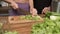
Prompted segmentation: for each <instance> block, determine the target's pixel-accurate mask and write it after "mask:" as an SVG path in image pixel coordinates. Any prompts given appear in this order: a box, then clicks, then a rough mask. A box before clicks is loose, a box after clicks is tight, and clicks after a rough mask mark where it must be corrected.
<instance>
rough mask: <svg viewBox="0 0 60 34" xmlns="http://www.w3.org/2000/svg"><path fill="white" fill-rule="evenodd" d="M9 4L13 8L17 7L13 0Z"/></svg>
mask: <svg viewBox="0 0 60 34" xmlns="http://www.w3.org/2000/svg"><path fill="white" fill-rule="evenodd" d="M10 6H11V7H12V8H13V9H17V8H18V5H17V4H16V3H15V2H12V3H11V4H10Z"/></svg>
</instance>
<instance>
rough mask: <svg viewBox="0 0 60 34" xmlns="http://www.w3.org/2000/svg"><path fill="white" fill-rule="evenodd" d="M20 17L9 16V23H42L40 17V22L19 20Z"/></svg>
mask: <svg viewBox="0 0 60 34" xmlns="http://www.w3.org/2000/svg"><path fill="white" fill-rule="evenodd" d="M21 17H22V16H9V17H8V21H9V23H25V22H43V18H41V17H40V20H26V19H20V18H21Z"/></svg>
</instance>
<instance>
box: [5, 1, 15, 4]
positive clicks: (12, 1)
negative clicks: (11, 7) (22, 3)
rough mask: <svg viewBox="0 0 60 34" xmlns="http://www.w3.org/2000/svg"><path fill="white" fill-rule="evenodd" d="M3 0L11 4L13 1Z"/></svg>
mask: <svg viewBox="0 0 60 34" xmlns="http://www.w3.org/2000/svg"><path fill="white" fill-rule="evenodd" d="M5 2H7V3H9V4H11V3H13V2H14V1H13V0H5Z"/></svg>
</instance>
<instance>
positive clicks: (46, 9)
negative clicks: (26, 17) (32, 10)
mask: <svg viewBox="0 0 60 34" xmlns="http://www.w3.org/2000/svg"><path fill="white" fill-rule="evenodd" d="M47 11H50V7H45V8H44V9H43V10H42V14H43V13H46V12H47Z"/></svg>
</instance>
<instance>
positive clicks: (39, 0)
mask: <svg viewBox="0 0 60 34" xmlns="http://www.w3.org/2000/svg"><path fill="white" fill-rule="evenodd" d="M51 1H52V0H34V8H36V9H37V11H38V14H41V12H42V10H43V8H44V7H48V6H51Z"/></svg>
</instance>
